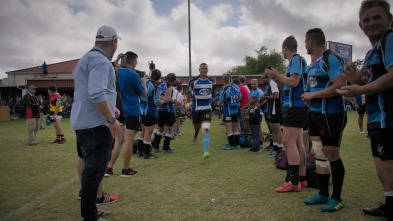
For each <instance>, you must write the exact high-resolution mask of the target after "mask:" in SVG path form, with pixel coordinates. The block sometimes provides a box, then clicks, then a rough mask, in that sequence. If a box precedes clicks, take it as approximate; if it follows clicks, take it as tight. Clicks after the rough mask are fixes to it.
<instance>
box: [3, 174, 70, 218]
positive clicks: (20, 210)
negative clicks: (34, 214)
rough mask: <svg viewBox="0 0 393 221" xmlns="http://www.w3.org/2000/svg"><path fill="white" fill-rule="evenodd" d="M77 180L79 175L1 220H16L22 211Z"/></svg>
mask: <svg viewBox="0 0 393 221" xmlns="http://www.w3.org/2000/svg"><path fill="white" fill-rule="evenodd" d="M76 181H77V177H75V178H73V179H70V180H68V181H67V182H64V183H62V184H60V185H58V186H57V187H55V188H53V189H52V190H50V191H49V192H46V193H44V194H42V195H41V196H38V197H37V198H35V199H34V200H33V201H31V202H30V203H26V204H25V205H23V206H22V207H20V208H19V209H17V210H14V211H12V212H11V213H9V214H8V215H7V216H5V217H3V218H1V219H0V220H1V221H6V220H14V219H15V218H16V217H18V216H20V215H22V213H24V212H26V211H27V210H29V209H31V208H33V207H34V206H36V205H37V204H39V203H40V202H41V201H43V200H45V199H46V198H48V197H50V196H52V195H53V194H54V193H56V192H57V191H59V190H60V189H63V188H65V187H66V186H68V185H70V184H71V183H73V182H76Z"/></svg>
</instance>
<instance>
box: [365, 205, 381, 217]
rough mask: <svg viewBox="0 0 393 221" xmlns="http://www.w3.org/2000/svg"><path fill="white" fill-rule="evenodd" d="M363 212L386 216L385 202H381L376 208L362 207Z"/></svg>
mask: <svg viewBox="0 0 393 221" xmlns="http://www.w3.org/2000/svg"><path fill="white" fill-rule="evenodd" d="M363 212H364V213H365V214H367V215H371V216H387V213H386V212H387V208H386V204H381V205H380V206H379V207H378V208H364V209H363Z"/></svg>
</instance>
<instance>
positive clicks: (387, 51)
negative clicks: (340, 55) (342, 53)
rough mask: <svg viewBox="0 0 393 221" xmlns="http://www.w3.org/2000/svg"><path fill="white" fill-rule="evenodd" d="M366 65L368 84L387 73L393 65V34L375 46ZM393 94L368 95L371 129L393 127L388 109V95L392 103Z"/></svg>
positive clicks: (368, 54) (365, 71) (387, 92)
mask: <svg viewBox="0 0 393 221" xmlns="http://www.w3.org/2000/svg"><path fill="white" fill-rule="evenodd" d="M364 65H365V66H366V69H365V70H364V72H363V78H364V79H365V80H366V81H368V83H371V82H373V81H375V80H377V79H378V78H380V77H381V76H383V75H385V74H386V73H387V70H388V69H389V67H390V66H392V65H393V33H392V32H388V33H387V34H386V35H385V36H384V38H383V39H382V40H381V41H380V42H378V43H377V44H375V46H374V48H373V49H372V50H370V51H369V52H368V53H367V56H366V58H365V59H364ZM392 92H393V91H392V90H390V91H385V92H381V93H371V94H366V110H367V113H368V116H369V119H370V123H369V128H392V127H393V115H389V114H388V113H387V109H386V106H388V105H389V103H388V101H389V99H386V98H387V97H386V95H389V93H390V101H392V97H391V96H392ZM384 96H385V97H384ZM384 98H385V99H384ZM390 105H391V103H390Z"/></svg>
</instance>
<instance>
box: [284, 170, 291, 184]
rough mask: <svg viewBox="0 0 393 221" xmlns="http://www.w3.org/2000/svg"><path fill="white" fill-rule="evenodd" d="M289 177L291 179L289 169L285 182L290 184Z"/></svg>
mask: <svg viewBox="0 0 393 221" xmlns="http://www.w3.org/2000/svg"><path fill="white" fill-rule="evenodd" d="M289 177H290V175H289V169H288V170H287V176H286V177H285V182H289Z"/></svg>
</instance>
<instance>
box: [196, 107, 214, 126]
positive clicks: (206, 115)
mask: <svg viewBox="0 0 393 221" xmlns="http://www.w3.org/2000/svg"><path fill="white" fill-rule="evenodd" d="M211 120H212V116H211V110H201V111H193V112H192V122H193V123H194V124H199V123H201V122H202V121H209V122H210V121H211Z"/></svg>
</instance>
